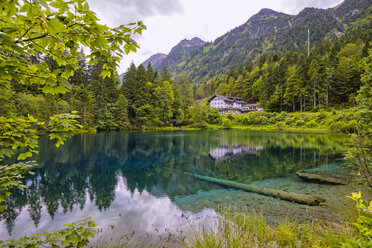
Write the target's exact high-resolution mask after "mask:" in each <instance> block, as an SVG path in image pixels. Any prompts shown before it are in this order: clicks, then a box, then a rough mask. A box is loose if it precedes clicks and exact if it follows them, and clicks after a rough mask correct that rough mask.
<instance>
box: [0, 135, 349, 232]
mask: <svg viewBox="0 0 372 248" xmlns="http://www.w3.org/2000/svg"><path fill="white" fill-rule="evenodd" d="M347 142H348V138H347V137H345V136H342V135H339V134H299V133H284V132H267V131H239V130H226V131H173V132H172V131H169V132H133V133H131V132H129V133H126V132H111V133H99V134H84V135H80V136H75V137H73V138H71V139H69V140H68V141H67V142H66V144H65V145H64V146H62V147H60V148H58V149H57V148H55V147H54V146H53V143H52V142H51V141H49V140H48V138H47V137H42V138H41V139H40V144H39V145H40V149H39V150H40V155H39V156H37V158H36V160H37V162H38V167H37V168H35V169H34V172H35V175H33V176H27V177H26V179H25V184H26V185H27V188H26V190H24V191H14V192H13V194H12V196H11V197H10V198H9V201H8V203H7V208H8V209H7V210H6V211H5V212H4V213H2V214H1V217H0V227H1V229H0V239H9V238H16V237H20V236H24V235H30V234H31V233H32V232H42V231H45V230H53V229H59V228H63V224H65V223H69V222H73V221H77V220H79V219H82V218H85V217H88V216H91V217H92V218H93V219H94V220H95V221H96V222H97V223H98V226H99V227H103V228H108V227H111V228H109V229H113V230H116V232H120V233H122V232H126V233H131V232H133V231H134V232H135V233H137V234H138V235H143V234H145V233H146V234H150V235H152V234H154V233H155V234H156V233H165V232H167V231H169V230H172V231H173V232H177V231H180V229H182V226H185V225H188V226H189V224H190V220H193V221H194V222H195V223H199V222H200V220H201V219H202V218H203V217H205V216H211V217H214V216H216V210H217V208H219V207H221V206H232V207H234V208H237V209H246V210H248V211H251V210H252V211H253V209H255V210H256V211H260V210H261V211H263V213H264V216H265V217H266V218H267V219H268V221H269V222H273V223H274V222H275V220H276V218H279V217H286V216H289V217H293V218H295V219H297V220H304V219H309V218H315V217H317V218H324V219H337V218H339V217H340V216H335V211H336V209H337V207H340V206H343V205H344V200H345V199H346V197H345V195H347V194H349V193H348V192H349V188H345V187H344V186H328V185H319V184H312V183H304V182H302V181H301V180H300V179H298V178H296V176H295V174H294V172H296V171H299V170H309V171H314V170H316V171H321V172H322V173H328V172H329V173H335V172H336V173H339V172H341V171H343V167H344V166H343V160H342V157H343V154H342V152H343V151H344V149H345V144H346V143H347ZM190 174H199V175H205V176H210V177H216V178H222V179H227V180H232V181H236V182H242V183H252V184H254V185H260V186H265V187H271V188H278V189H282V190H287V191H291V192H298V193H306V194H312V195H318V196H322V197H325V198H326V200H327V202H331V203H332V204H333V205H332V204H331V205H329V206H318V207H309V206H304V205H300V204H294V203H291V202H284V201H282V200H278V199H275V198H271V197H266V196H261V195H256V194H253V193H247V192H242V191H238V190H232V189H227V188H222V187H220V186H217V185H213V184H211V183H208V182H203V181H200V180H198V179H195V178H193V177H192V176H190ZM344 198H345V199H344ZM346 201H347V200H346ZM335 202H336V203H337V204H335ZM185 216H187V217H185Z"/></svg>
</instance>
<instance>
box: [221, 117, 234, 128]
mask: <svg viewBox="0 0 372 248" xmlns="http://www.w3.org/2000/svg"><path fill="white" fill-rule="evenodd" d="M222 126H223V128H224V129H231V128H232V123H231V120H229V119H227V118H226V119H224V120H223V121H222Z"/></svg>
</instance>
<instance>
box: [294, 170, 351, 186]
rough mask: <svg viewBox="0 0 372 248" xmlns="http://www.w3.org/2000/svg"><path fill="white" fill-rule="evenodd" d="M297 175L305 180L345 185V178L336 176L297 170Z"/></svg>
mask: <svg viewBox="0 0 372 248" xmlns="http://www.w3.org/2000/svg"><path fill="white" fill-rule="evenodd" d="M296 174H297V176H298V177H299V178H301V179H303V180H305V181H310V182H317V183H324V184H342V185H345V184H346V183H347V182H346V180H345V178H338V177H336V176H332V175H319V174H311V173H304V172H297V173H296Z"/></svg>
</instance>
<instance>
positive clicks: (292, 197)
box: [192, 174, 325, 206]
mask: <svg viewBox="0 0 372 248" xmlns="http://www.w3.org/2000/svg"><path fill="white" fill-rule="evenodd" d="M192 176H193V177H196V178H198V179H200V180H203V181H206V182H211V183H214V184H218V185H222V186H226V187H229V188H234V189H240V190H243V191H247V192H252V193H257V194H260V195H266V196H272V197H276V198H279V199H282V200H286V201H290V202H296V203H301V204H306V205H313V206H314V205H319V204H320V203H322V202H325V199H323V198H320V197H317V196H310V195H304V194H297V193H290V192H286V191H283V190H276V189H268V188H263V187H257V186H253V185H248V184H244V183H237V182H234V181H229V180H224V179H218V178H214V177H207V176H201V175H196V174H192Z"/></svg>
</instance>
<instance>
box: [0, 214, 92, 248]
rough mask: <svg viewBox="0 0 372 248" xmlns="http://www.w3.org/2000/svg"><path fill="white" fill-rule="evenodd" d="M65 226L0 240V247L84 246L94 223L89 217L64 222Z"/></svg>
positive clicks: (90, 235) (87, 241) (90, 234)
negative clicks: (17, 237)
mask: <svg viewBox="0 0 372 248" xmlns="http://www.w3.org/2000/svg"><path fill="white" fill-rule="evenodd" d="M65 226H66V228H64V229H60V230H58V231H51V232H44V233H40V234H33V235H32V236H30V237H22V238H20V239H17V240H7V241H0V247H4V248H6V247H9V248H11V247H14V248H15V247H27V248H37V247H42V246H47V247H53V248H54V247H70V248H72V247H86V246H87V245H88V243H89V238H93V237H94V234H95V233H96V230H95V229H94V227H95V226H96V223H95V222H94V221H93V220H92V219H91V218H86V219H82V220H79V221H77V222H74V223H70V224H65Z"/></svg>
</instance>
